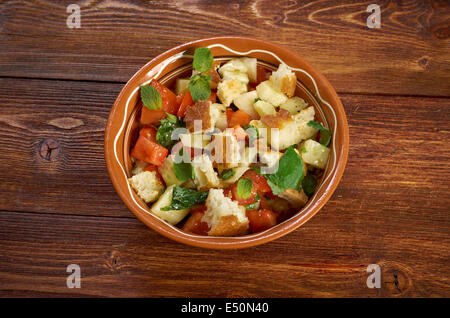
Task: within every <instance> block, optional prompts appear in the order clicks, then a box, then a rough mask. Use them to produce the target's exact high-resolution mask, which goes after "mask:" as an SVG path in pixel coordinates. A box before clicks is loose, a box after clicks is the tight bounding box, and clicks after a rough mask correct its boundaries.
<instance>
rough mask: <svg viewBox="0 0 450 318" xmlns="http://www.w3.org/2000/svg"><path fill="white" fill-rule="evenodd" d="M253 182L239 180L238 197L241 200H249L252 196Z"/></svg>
mask: <svg viewBox="0 0 450 318" xmlns="http://www.w3.org/2000/svg"><path fill="white" fill-rule="evenodd" d="M252 189H253V182H252V180H250V179H247V178H245V179H239V181H238V184H237V196H238V197H239V198H241V199H247V198H249V197H250V195H251V194H252Z"/></svg>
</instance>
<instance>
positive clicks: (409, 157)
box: [0, 79, 450, 297]
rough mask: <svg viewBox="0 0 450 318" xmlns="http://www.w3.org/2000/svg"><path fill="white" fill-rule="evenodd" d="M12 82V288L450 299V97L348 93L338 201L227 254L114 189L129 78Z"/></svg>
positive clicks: (3, 128) (6, 177)
mask: <svg viewBox="0 0 450 318" xmlns="http://www.w3.org/2000/svg"><path fill="white" fill-rule="evenodd" d="M0 84H1V85H0V104H1V105H2V107H1V108H0V145H1V149H7V151H2V152H1V153H0V167H1V168H0V170H1V171H0V209H2V210H4V211H3V212H0V250H2V251H3V252H2V253H1V254H0V295H2V296H190V297H193V296H199V297H207V296H222V297H228V296H230V297H231V296H249V297H252V296H265V297H272V296H277V297H281V296H285V297H300V296H302V297H310V296H313V297H314V296H315V297H331V296H333V297H341V296H342V297H344V296H345V297H351V296H354V297H361V296H369V297H371V296H374V297H375V296H394V297H396V296H419V297H429V296H446V297H448V296H449V295H450V294H449V292H448V291H449V290H450V289H449V287H450V286H449V281H448V277H449V275H448V274H449V272H448V266H447V264H448V262H449V261H450V259H449V255H450V253H449V246H450V245H449V243H450V238H449V233H450V219H449V217H448V216H449V209H448V207H449V206H450V197H449V195H448V188H449V185H450V184H449V183H450V181H449V180H450V178H449V171H448V166H447V164H446V163H448V162H449V159H450V146H449V145H448V142H447V138H448V133H449V130H448V127H449V126H448V123H449V119H450V118H449V116H450V114H449V112H448V106H449V99H447V98H418V97H397V96H366V95H355V94H342V95H341V98H342V101H343V103H344V106H345V109H346V113H347V116H348V121H349V125H350V137H351V148H350V155H349V161H348V164H347V168H346V172H345V174H344V177H343V180H342V181H341V183H340V185H339V187H338V189H337V190H336V192H335V194H334V195H333V197H332V198H331V200H330V201H329V202H328V203H327V204H326V206H325V207H324V208H323V209H322V211H321V212H320V213H319V214H318V215H316V216H315V217H314V218H313V219H312V220H310V221H309V222H307V223H306V224H305V225H304V226H302V227H301V228H300V229H298V230H296V231H294V232H293V233H291V234H289V235H287V236H286V237H284V238H281V239H279V240H277V241H275V242H272V243H269V244H266V245H263V246H259V247H256V248H251V249H248V250H242V251H226V252H217V251H209V250H202V249H197V248H192V247H187V246H184V245H181V244H178V243H175V242H172V241H170V240H168V239H166V238H164V237H162V236H161V235H159V234H157V233H155V232H154V231H152V230H150V229H147V228H146V227H145V226H144V225H143V224H141V223H140V222H139V221H138V220H136V219H135V218H134V217H133V216H132V214H131V213H130V212H129V211H128V210H127V209H126V207H125V206H124V205H123V203H122V202H121V201H120V199H119V197H118V196H117V195H116V193H115V192H114V189H113V187H112V185H111V183H110V181H109V179H108V176H107V173H106V169H105V166H104V160H103V129H104V124H105V121H106V118H107V115H108V111H109V109H110V106H111V104H112V103H113V100H114V98H115V96H116V94H117V93H118V91H119V90H120V88H121V85H119V84H114V83H86V82H77V81H54V80H52V81H48V80H36V79H1V80H0ZM43 141H47V143H43ZM52 141H53V142H52ZM44 144H46V145H47V146H46V147H43V145H44ZM55 145H56V146H55ZM55 149H56V150H55ZM55 151H56V154H55ZM45 158H47V159H45ZM5 210H9V211H12V212H7V211H5ZM63 214H66V215H63ZM324 229H326V233H327V234H326V235H324ZM72 263H75V264H79V265H80V266H81V268H82V277H83V280H82V288H81V289H68V288H67V287H66V285H65V279H66V277H67V275H68V274H67V273H66V272H65V269H66V266H67V265H69V264H72ZM372 263H377V264H379V265H380V266H381V268H382V281H383V285H382V288H381V289H380V290H373V289H368V288H367V287H366V279H367V276H368V274H367V273H366V267H367V265H369V264H372ZM118 286H120V288H117V287H118Z"/></svg>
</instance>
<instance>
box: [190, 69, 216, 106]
mask: <svg viewBox="0 0 450 318" xmlns="http://www.w3.org/2000/svg"><path fill="white" fill-rule="evenodd" d="M210 80H211V75H205V74H197V75H194V76H193V77H191V79H190V81H189V84H188V89H189V93H191V97H192V100H193V101H194V102H197V101H199V100H206V99H208V98H209V96H210V95H211V88H210V87H209V81H210Z"/></svg>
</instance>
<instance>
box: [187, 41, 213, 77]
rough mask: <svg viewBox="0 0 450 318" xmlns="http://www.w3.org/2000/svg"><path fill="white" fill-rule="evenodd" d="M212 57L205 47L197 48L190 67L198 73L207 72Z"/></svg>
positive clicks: (211, 62)
mask: <svg viewBox="0 0 450 318" xmlns="http://www.w3.org/2000/svg"><path fill="white" fill-rule="evenodd" d="M213 60H214V56H213V55H212V53H211V51H210V49H208V48H207V47H199V48H197V49H195V52H194V61H193V63H192V66H193V67H194V69H196V70H197V71H199V72H207V71H209V70H210V69H211V66H212V64H213Z"/></svg>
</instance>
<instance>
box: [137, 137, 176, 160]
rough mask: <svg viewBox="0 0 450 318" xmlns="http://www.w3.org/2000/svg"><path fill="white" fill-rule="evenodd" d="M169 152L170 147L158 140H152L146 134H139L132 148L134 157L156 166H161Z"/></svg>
mask: <svg viewBox="0 0 450 318" xmlns="http://www.w3.org/2000/svg"><path fill="white" fill-rule="evenodd" d="M168 154H169V150H168V149H166V148H164V147H163V146H161V145H159V144H157V143H156V142H153V141H150V140H149V139H147V138H146V137H145V136H139V138H138V140H137V141H136V144H135V145H134V147H133V149H132V150H131V156H132V157H134V158H136V159H139V160H142V161H145V162H147V163H150V164H153V165H156V166H161V165H162V164H163V161H164V159H166V157H167V155H168Z"/></svg>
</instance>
